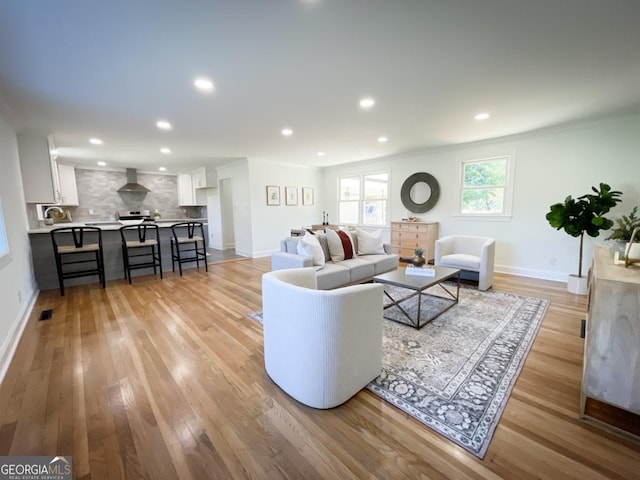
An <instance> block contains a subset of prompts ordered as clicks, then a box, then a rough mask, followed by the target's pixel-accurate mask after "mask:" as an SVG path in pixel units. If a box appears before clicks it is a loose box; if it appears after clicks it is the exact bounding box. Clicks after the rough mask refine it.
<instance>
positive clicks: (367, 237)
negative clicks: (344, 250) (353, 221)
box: [356, 228, 385, 255]
mask: <svg viewBox="0 0 640 480" xmlns="http://www.w3.org/2000/svg"><path fill="white" fill-rule="evenodd" d="M356 236H357V237H358V255H377V254H384V253H385V251H384V246H383V245H382V232H381V231H380V230H376V231H375V232H367V231H366V230H360V229H359V228H358V229H356Z"/></svg>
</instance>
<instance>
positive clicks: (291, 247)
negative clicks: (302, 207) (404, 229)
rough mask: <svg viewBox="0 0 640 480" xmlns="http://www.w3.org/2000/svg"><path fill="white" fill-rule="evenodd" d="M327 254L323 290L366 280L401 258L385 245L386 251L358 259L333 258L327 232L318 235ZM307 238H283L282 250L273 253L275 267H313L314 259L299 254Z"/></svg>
mask: <svg viewBox="0 0 640 480" xmlns="http://www.w3.org/2000/svg"><path fill="white" fill-rule="evenodd" d="M317 237H318V240H319V242H320V245H321V246H322V249H323V251H324V256H325V264H324V266H322V267H315V268H316V281H317V288H318V289H319V290H329V289H332V288H338V287H342V286H345V285H350V284H355V283H362V282H365V281H367V280H369V279H370V278H371V277H373V276H374V275H378V274H380V273H384V272H388V271H391V270H395V269H396V268H398V262H399V260H400V258H399V257H398V255H395V254H393V253H391V246H390V245H388V244H383V245H382V246H383V248H384V251H385V253H378V254H368V255H356V257H355V258H351V259H349V260H342V261H339V262H333V261H331V255H330V252H329V246H328V243H327V239H326V236H325V235H324V234H323V233H318V234H317ZM302 238H303V237H287V238H285V239H284V240H281V241H280V251H279V252H275V253H273V254H272V255H271V270H282V269H288V268H304V267H313V266H314V265H313V258H312V257H311V256H304V255H299V254H298V242H300V240H301V239H302ZM352 240H353V244H354V251H355V252H358V236H357V235H355V234H353V235H352Z"/></svg>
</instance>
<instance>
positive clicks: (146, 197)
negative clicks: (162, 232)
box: [69, 168, 207, 222]
mask: <svg viewBox="0 0 640 480" xmlns="http://www.w3.org/2000/svg"><path fill="white" fill-rule="evenodd" d="M76 183H77V185H78V199H79V206H78V207H71V208H70V209H69V210H70V213H71V215H72V217H73V221H75V222H85V221H98V220H113V219H114V217H115V213H116V211H122V210H150V211H151V213H153V212H154V211H155V210H156V209H157V210H158V212H159V213H160V215H161V217H162V218H171V219H176V218H185V217H190V218H195V217H206V216H207V213H206V207H179V206H178V183H177V177H176V176H174V175H153V174H146V173H140V172H138V183H140V184H141V185H144V186H145V187H147V188H148V189H149V190H151V191H150V192H148V193H146V194H143V193H131V192H122V193H119V192H118V189H119V188H120V187H122V186H123V185H124V184H125V183H127V177H126V174H125V172H113V171H107V170H89V169H82V168H76ZM90 210H93V214H90V213H89V211H90Z"/></svg>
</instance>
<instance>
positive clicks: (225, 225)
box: [220, 178, 236, 250]
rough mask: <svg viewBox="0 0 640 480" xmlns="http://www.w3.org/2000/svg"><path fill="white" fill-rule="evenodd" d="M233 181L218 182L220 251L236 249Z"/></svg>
mask: <svg viewBox="0 0 640 480" xmlns="http://www.w3.org/2000/svg"><path fill="white" fill-rule="evenodd" d="M232 181H233V179H231V178H223V179H221V180H220V223H221V227H222V249H223V250H231V249H234V250H235V248H236V238H235V231H234V223H233V188H232V187H233V185H232V183H231V182H232Z"/></svg>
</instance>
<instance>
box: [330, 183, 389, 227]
mask: <svg viewBox="0 0 640 480" xmlns="http://www.w3.org/2000/svg"><path fill="white" fill-rule="evenodd" d="M388 198H389V174H388V173H375V174H367V175H357V176H352V177H342V178H339V179H338V223H346V224H352V225H357V224H360V225H386V224H387V206H388V201H387V199H388Z"/></svg>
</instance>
